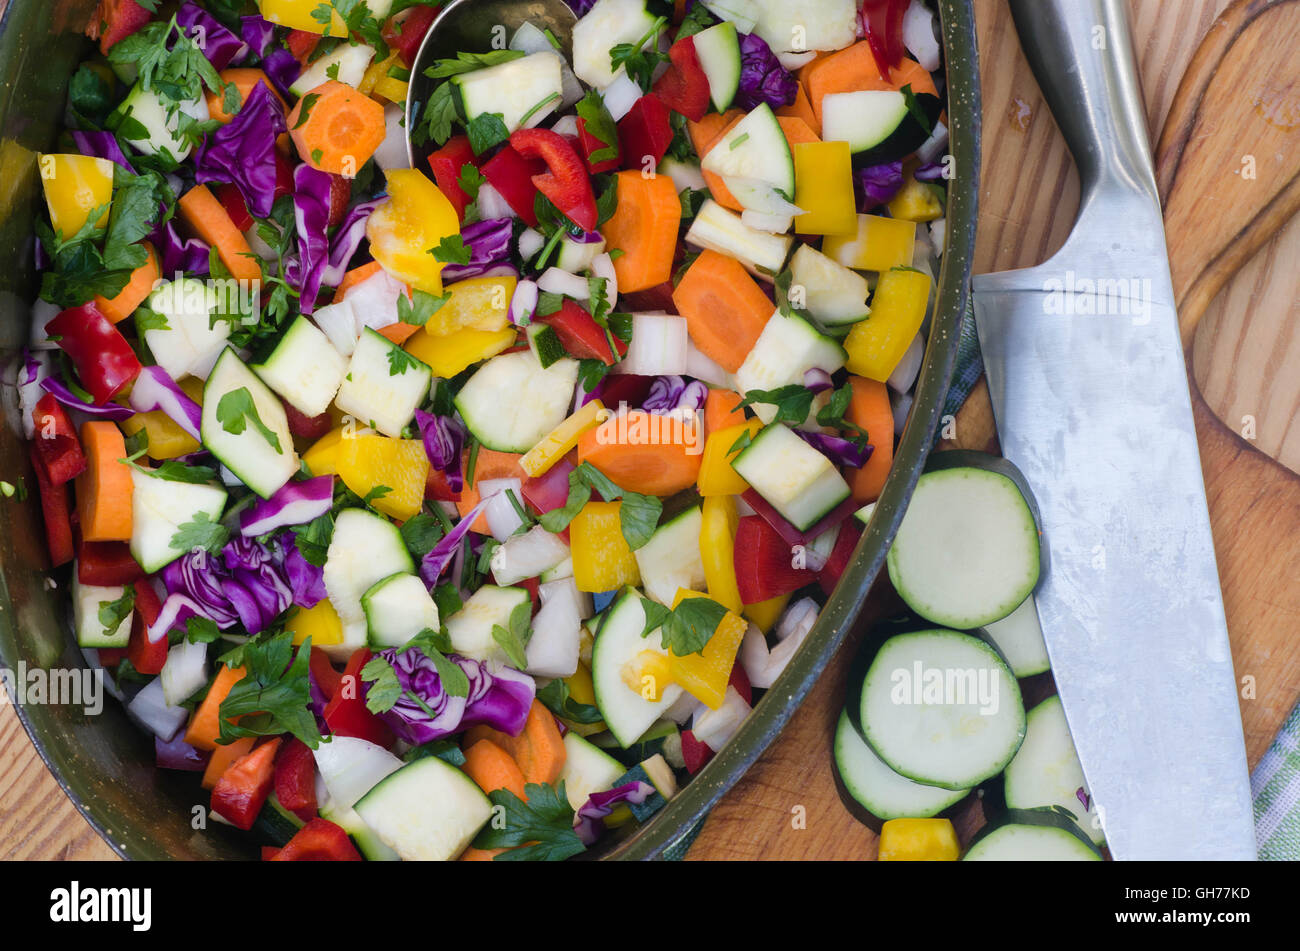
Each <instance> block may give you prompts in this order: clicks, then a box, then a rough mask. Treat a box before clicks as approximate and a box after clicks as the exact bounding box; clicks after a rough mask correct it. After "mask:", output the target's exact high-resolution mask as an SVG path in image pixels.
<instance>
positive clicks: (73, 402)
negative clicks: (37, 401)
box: [41, 376, 135, 423]
mask: <svg viewBox="0 0 1300 951" xmlns="http://www.w3.org/2000/svg"><path fill="white" fill-rule="evenodd" d="M41 389H43V390H45V392H46V393H53V394H54V398H55V399H56V400H58V401H59V402H60V403H62V404H63V405H64V406H66V407H68V409H75V410H79V411H80V412H83V413H85V414H86V415H87V416H94V417H95V418H96V419H107V420H112V421H113V422H115V423H118V422H121V421H122V420H124V419H129V418H130V417H132V416H134V415H135V410H133V409H132V408H131V407H129V406H123V405H121V404H120V403H105V404H104V405H103V406H99V405H96V404H95V403H88V402H86V401H85V400H83V399H82V398H81V397H79V396H77V394H76V393H74V392H72V390H71V389H70V388H69V387H68V385H67V384H66V383H64V382H63V380H61V379H60V378H59V377H57V376H47V377H45V378H44V379H43V380H41Z"/></svg>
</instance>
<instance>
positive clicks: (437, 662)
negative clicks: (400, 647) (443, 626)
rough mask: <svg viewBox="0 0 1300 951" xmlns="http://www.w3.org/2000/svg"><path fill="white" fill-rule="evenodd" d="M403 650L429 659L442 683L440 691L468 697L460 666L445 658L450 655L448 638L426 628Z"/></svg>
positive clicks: (463, 672) (464, 675)
mask: <svg viewBox="0 0 1300 951" xmlns="http://www.w3.org/2000/svg"><path fill="white" fill-rule="evenodd" d="M405 649H406V650H411V649H416V650H419V651H420V652H421V653H422V654H424V656H425V657H427V658H429V660H430V661H431V662H432V663H433V666H434V667H435V668H437V670H438V680H439V681H440V682H441V683H442V689H443V690H444V691H445V692H446V694H447V696H449V697H468V696H469V676H468V675H467V674H466V673H465V671H464V670H462V669H461V666H460V664H458V663H456V662H455V661H454V660H452V659H451V658H449V657H448V656H447V655H448V654H450V653H451V639H450V638H448V637H446V636H445V635H441V634H437V633H435V632H434V631H433V630H431V629H429V628H427V627H426V628H425V629H424V630H423V631H421V632H420V633H419V634H417V635H415V637H413V638H412V639H411V643H410V644H408V645H407V647H406V648H405Z"/></svg>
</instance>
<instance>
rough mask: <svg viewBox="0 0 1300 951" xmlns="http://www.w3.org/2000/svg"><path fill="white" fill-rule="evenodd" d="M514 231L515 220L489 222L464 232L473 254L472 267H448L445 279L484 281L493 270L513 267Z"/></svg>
mask: <svg viewBox="0 0 1300 951" xmlns="http://www.w3.org/2000/svg"><path fill="white" fill-rule="evenodd" d="M513 229H514V219H513V218H489V219H488V220H487V221H477V222H475V223H474V224H472V225H466V226H465V227H464V228H463V229H462V230H461V240H462V241H464V242H465V247H466V248H467V249H468V250H469V263H468V264H448V265H447V266H446V267H444V268H443V269H442V279H443V280H444V281H464V280H468V279H469V278H471V277H482V276H483V275H484V273H485V272H486V271H487V270H488V269H489V268H493V267H497V266H500V265H502V264H509V263H510V239H511V237H512V236H513Z"/></svg>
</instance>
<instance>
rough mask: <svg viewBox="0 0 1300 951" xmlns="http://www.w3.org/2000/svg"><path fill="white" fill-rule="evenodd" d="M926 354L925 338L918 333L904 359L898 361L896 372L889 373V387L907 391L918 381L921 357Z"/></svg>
mask: <svg viewBox="0 0 1300 951" xmlns="http://www.w3.org/2000/svg"><path fill="white" fill-rule="evenodd" d="M923 356H925V340H924V339H923V338H922V337H921V335H920V334H919V333H918V334H917V335H916V336H915V337H913V338H912V342H911V344H910V345H908V348H907V352H906V353H904V354H903V359H901V360H899V361H898V366H896V367H894V372H893V373H891V374H889V388H890V389H891V390H893V391H894V392H895V393H906V392H908V391H909V390H910V389H911V388H912V384H914V383H915V382H916V375H917V374H918V373H920V372H921V358H922V357H923Z"/></svg>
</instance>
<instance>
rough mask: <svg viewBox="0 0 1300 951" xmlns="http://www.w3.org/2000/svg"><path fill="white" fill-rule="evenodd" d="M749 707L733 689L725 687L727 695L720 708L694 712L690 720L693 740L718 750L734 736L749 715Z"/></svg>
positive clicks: (706, 708)
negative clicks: (693, 735)
mask: <svg viewBox="0 0 1300 951" xmlns="http://www.w3.org/2000/svg"><path fill="white" fill-rule="evenodd" d="M749 711H750V706H749V704H747V703H746V702H745V698H744V697H742V696H741V695H740V692H739V691H737V690H736V688H735V687H731V686H728V687H727V695H726V697H725V698H724V699H723V701H722V706H720V707H718V709H716V710H710V709H709V708H708V707H705V708H704V709H702V710H699V711H696V713H695V717H694V719H692V720H691V732H692V733H694V734H695V738H696V739H697V740H699V741H700V742H701V743H703V744H704V745H705V746H707V747H708V748H709V749H711V750H715V751H716V750H720V749H722V747H723V746H725V745H726V743H727V741H728V740H729V739H731V738H732V737H733V736H735V734H736V731H737V730H739V729H740V725H741V724H742V723H744V722H745V717H747V716H748V715H749Z"/></svg>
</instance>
